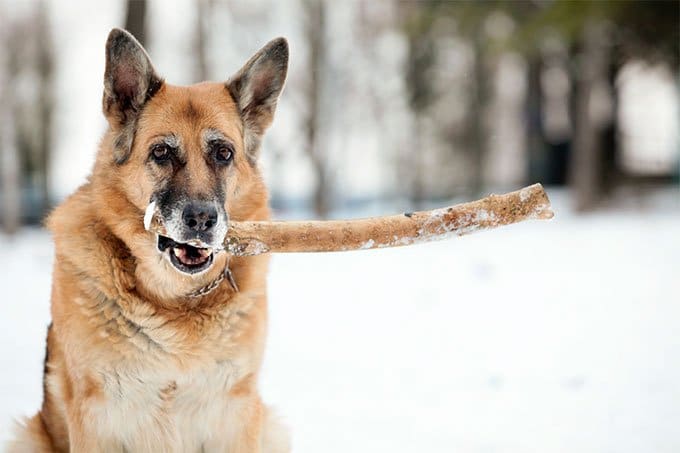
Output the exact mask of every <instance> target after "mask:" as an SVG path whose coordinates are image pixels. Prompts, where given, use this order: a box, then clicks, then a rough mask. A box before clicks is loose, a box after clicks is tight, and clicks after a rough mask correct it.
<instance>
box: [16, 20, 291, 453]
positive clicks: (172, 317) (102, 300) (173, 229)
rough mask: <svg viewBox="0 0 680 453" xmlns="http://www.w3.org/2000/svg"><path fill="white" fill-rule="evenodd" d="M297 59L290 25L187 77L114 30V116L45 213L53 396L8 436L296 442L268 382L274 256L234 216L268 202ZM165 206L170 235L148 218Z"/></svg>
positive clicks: (210, 445)
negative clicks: (240, 230) (291, 54)
mask: <svg viewBox="0 0 680 453" xmlns="http://www.w3.org/2000/svg"><path fill="white" fill-rule="evenodd" d="M287 68H288V44H287V41H286V40H285V39H284V38H278V39H274V40H273V41H271V42H269V43H268V44H267V45H265V46H264V47H263V48H262V49H261V50H260V51H258V52H257V53H256V54H255V55H254V56H253V57H252V58H251V59H250V60H248V61H247V62H246V64H245V65H244V66H243V67H242V68H241V69H240V70H239V71H238V72H236V74H235V75H234V76H233V77H231V78H230V79H228V80H227V81H226V82H220V83H216V82H203V83H199V84H196V85H191V86H173V85H170V84H168V83H166V82H165V81H164V80H163V79H162V78H161V77H160V76H159V75H158V74H157V72H156V70H155V69H154V68H153V66H152V63H151V60H150V59H149V56H148V54H147V53H146V51H145V50H144V49H143V47H142V46H141V45H140V44H139V42H138V41H137V40H136V39H135V38H134V37H133V36H132V35H131V34H130V33H128V32H126V31H124V30H121V29H113V30H112V31H111V33H110V34H109V37H108V40H107V43H106V70H105V73H104V95H103V112H104V115H105V116H106V119H107V121H108V128H107V131H106V132H105V134H104V137H103V139H102V141H101V144H100V146H99V150H98V153H97V157H96V161H95V164H94V166H93V169H92V172H91V174H90V176H89V177H88V180H87V182H86V183H85V184H84V185H83V186H81V187H80V188H79V189H78V190H77V191H76V192H75V193H74V194H72V195H71V196H70V197H69V198H67V199H66V200H65V201H64V202H63V203H62V204H61V205H60V206H58V207H57V208H56V209H55V210H54V211H53V212H52V213H51V214H50V216H49V218H48V221H47V226H48V228H49V230H50V231H51V232H52V234H53V237H54V242H55V261H54V269H53V284H52V296H51V315H52V324H51V325H50V327H49V328H48V333H47V349H46V353H45V367H44V379H43V387H44V399H43V404H42V407H41V409H40V411H39V412H38V413H37V415H35V416H34V417H32V418H30V419H27V420H25V421H24V422H23V424H22V425H21V426H19V427H18V432H17V434H16V436H15V438H14V440H13V441H12V442H11V443H10V446H9V451H11V452H69V451H70V452H83V453H93V452H199V451H200V452H233V453H245V452H248V453H251V452H258V453H259V452H262V453H278V452H286V451H289V449H290V446H289V438H288V434H287V430H286V429H285V427H283V426H282V424H281V423H280V422H279V421H278V419H277V418H276V417H275V416H274V415H273V414H272V412H271V411H270V410H269V408H268V407H266V406H265V405H264V404H263V402H262V401H261V399H260V396H259V394H258V373H259V370H260V367H261V363H262V355H263V349H264V344H265V335H266V322H267V298H266V282H265V279H266V273H267V268H268V257H267V256H265V255H262V256H254V257H245V258H239V257H232V256H229V255H228V254H227V253H226V252H225V251H224V250H223V248H222V244H223V240H224V238H225V235H226V232H227V227H228V221H229V219H233V220H268V219H269V218H270V210H269V207H268V194H267V189H266V187H265V184H264V181H263V179H262V176H261V173H260V171H259V170H258V154H259V149H260V143H261V141H262V137H263V134H264V133H265V131H266V129H267V128H268V127H269V125H270V124H271V122H272V120H273V117H274V112H275V110H276V104H277V101H278V98H279V95H280V94H281V91H282V89H283V86H284V83H285V79H286V73H287ZM152 211H157V212H159V213H160V215H161V216H162V219H163V221H164V223H165V225H166V226H167V231H168V236H160V235H157V234H155V233H151V232H149V231H147V230H146V229H145V216H146V217H148V216H149V215H150V213H151V212H152Z"/></svg>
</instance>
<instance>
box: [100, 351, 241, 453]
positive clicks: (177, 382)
mask: <svg viewBox="0 0 680 453" xmlns="http://www.w3.org/2000/svg"><path fill="white" fill-rule="evenodd" d="M238 378H239V370H238V369H237V368H236V366H234V364H233V363H231V362H221V363H214V364H212V365H209V366H205V367H203V368H200V369H191V370H187V371H180V370H176V371H174V372H173V371H172V370H171V369H160V370H154V369H152V368H148V369H142V370H140V369H130V370H118V371H116V372H115V373H114V374H113V375H109V376H107V377H106V382H105V385H104V388H103V391H104V395H105V397H104V402H103V404H102V405H101V407H100V408H99V410H98V411H97V412H98V415H99V417H101V424H100V426H101V428H102V429H104V430H107V431H110V432H104V433H101V434H102V435H104V436H105V437H108V436H111V437H112V438H118V439H119V440H120V441H121V442H122V443H123V444H124V445H125V447H126V448H127V449H129V450H131V451H152V450H153V448H151V449H150V448H149V447H153V445H168V446H171V447H173V450H174V451H178V452H179V451H200V450H201V448H202V447H203V446H204V445H205V443H206V442H207V441H209V440H210V439H211V438H215V437H219V434H220V432H224V431H225V430H226V427H227V425H226V423H227V420H228V419H229V417H230V414H229V412H230V408H231V407H230V401H229V399H230V398H229V391H230V389H231V388H232V387H233V385H234V383H235V381H236V380H237V379H238Z"/></svg>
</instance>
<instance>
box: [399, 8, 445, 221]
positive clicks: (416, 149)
mask: <svg viewBox="0 0 680 453" xmlns="http://www.w3.org/2000/svg"><path fill="white" fill-rule="evenodd" d="M398 5H399V12H400V14H401V17H402V19H401V20H402V21H403V22H404V28H405V33H406V38H407V39H408V50H407V54H406V80H405V81H406V89H407V95H408V102H409V106H410V108H411V112H412V114H413V134H412V138H411V144H410V145H411V146H409V147H407V148H406V149H405V150H404V151H405V152H406V156H405V159H404V161H405V164H406V165H407V171H406V174H408V175H409V176H410V180H409V181H408V184H405V187H406V188H408V190H409V197H410V199H411V202H412V203H413V206H414V207H415V208H419V207H421V206H422V205H423V202H424V201H425V199H426V198H427V197H428V195H429V194H428V187H427V177H428V172H427V168H426V162H425V160H426V154H427V153H428V152H431V151H428V150H425V149H424V140H423V129H424V127H425V119H426V112H427V110H428V108H429V107H430V106H431V105H432V103H433V101H434V100H435V94H434V92H433V87H432V80H431V75H432V69H433V67H434V66H435V64H436V62H437V61H436V58H437V57H436V52H435V38H434V36H433V34H432V23H433V21H434V19H435V17H436V5H435V4H434V3H433V2H422V3H417V2H403V3H399V4H398Z"/></svg>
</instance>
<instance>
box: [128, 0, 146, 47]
mask: <svg viewBox="0 0 680 453" xmlns="http://www.w3.org/2000/svg"><path fill="white" fill-rule="evenodd" d="M125 29H126V30H127V31H129V32H130V33H132V34H133V35H134V37H135V38H137V41H139V42H140V43H141V44H142V45H143V46H145V45H146V44H147V43H146V0H127V14H126V16H125Z"/></svg>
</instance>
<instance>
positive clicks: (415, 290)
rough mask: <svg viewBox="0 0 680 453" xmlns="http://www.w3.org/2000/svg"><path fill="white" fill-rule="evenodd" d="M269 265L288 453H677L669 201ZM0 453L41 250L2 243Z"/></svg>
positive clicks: (35, 393) (274, 399)
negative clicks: (7, 258)
mask: <svg viewBox="0 0 680 453" xmlns="http://www.w3.org/2000/svg"><path fill="white" fill-rule="evenodd" d="M549 193H550V195H551V196H552V198H553V200H554V204H555V205H556V211H557V215H556V217H555V219H554V220H553V221H550V222H528V223H524V224H519V225H514V226H510V227H507V228H503V229H499V230H494V231H491V232H485V233H480V234H477V235H472V236H468V237H463V238H460V239H455V240H451V241H448V242H440V243H431V244H425V245H420V246H413V247H407V248H402V249H389V250H375V251H365V252H349V253H338V254H319V255H292V254H290V255H277V256H274V258H273V262H272V268H271V271H270V276H269V289H270V311H271V318H270V334H269V339H268V347H267V354H266V359H265V366H264V370H263V374H262V385H261V387H262V393H263V396H264V398H265V400H266V401H267V402H268V403H270V404H272V405H274V406H275V407H276V408H277V409H278V411H279V412H280V413H281V415H282V416H283V417H284V418H285V420H286V422H287V423H288V425H289V426H290V427H291V430H292V433H293V445H294V451H295V452H328V453H332V452H348V451H356V452H363V451H366V452H369V451H370V452H382V451H384V452H414V451H422V452H480V453H482V452H483V453H491V452H503V453H507V452H581V453H589V452H592V453H596V452H597V453H602V452H612V453H614V452H616V453H625V452H630V453H649V452H656V453H666V452H667V453H675V452H678V451H680V429H678V427H679V426H680V385H679V384H678V383H679V382H680V360H678V358H680V335H679V334H678V332H680V296H679V295H678V294H680V202H679V200H680V197H679V194H678V192H677V191H668V192H665V193H662V194H656V195H655V197H653V198H651V199H644V200H637V201H636V202H634V203H631V204H630V205H626V206H619V207H618V208H617V209H615V210H605V211H603V212H600V213H598V214H592V215H585V216H584V215H579V216H575V215H573V214H572V213H571V212H570V210H569V208H568V206H569V203H568V199H567V194H565V193H564V192H562V191H549ZM0 242H2V244H3V248H4V249H5V250H11V257H12V264H11V266H4V267H3V268H2V272H0V287H2V288H3V302H2V304H0V370H3V372H2V373H0V440H1V439H4V438H5V437H6V436H7V435H8V430H9V427H10V420H11V419H12V418H13V417H16V416H18V415H21V414H32V413H33V412H35V411H36V409H37V408H38V407H39V404H40V401H41V373H42V358H43V354H44V337H45V327H46V326H47V324H48V322H49V314H48V299H49V288H50V283H49V282H50V266H51V260H52V253H51V251H52V245H51V243H50V239H49V237H48V235H47V234H46V233H45V232H43V231H39V230H25V231H22V232H21V234H19V235H17V236H15V237H12V238H6V237H1V236H0Z"/></svg>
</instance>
